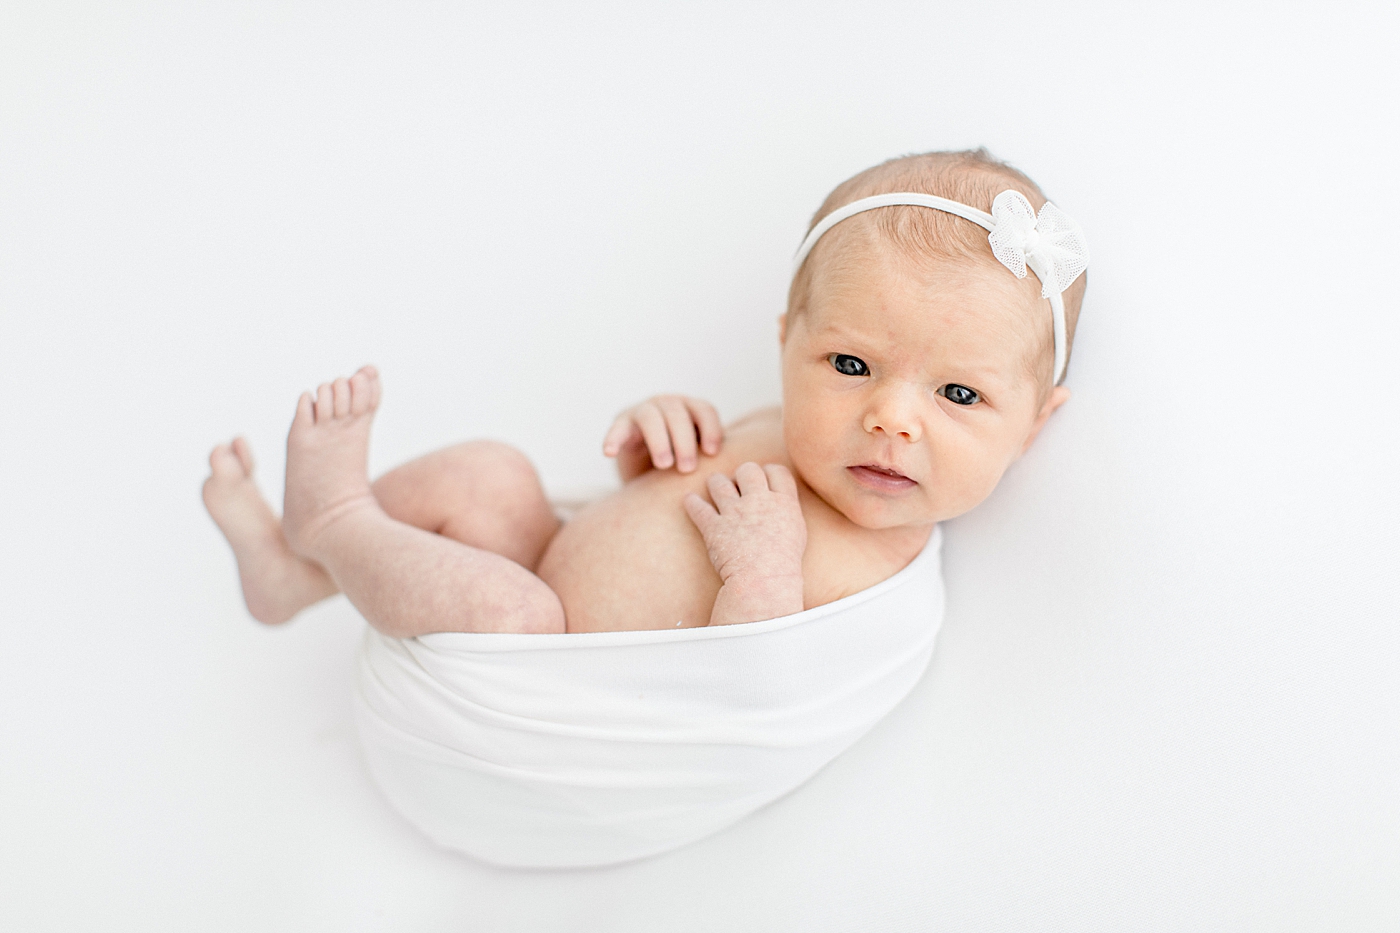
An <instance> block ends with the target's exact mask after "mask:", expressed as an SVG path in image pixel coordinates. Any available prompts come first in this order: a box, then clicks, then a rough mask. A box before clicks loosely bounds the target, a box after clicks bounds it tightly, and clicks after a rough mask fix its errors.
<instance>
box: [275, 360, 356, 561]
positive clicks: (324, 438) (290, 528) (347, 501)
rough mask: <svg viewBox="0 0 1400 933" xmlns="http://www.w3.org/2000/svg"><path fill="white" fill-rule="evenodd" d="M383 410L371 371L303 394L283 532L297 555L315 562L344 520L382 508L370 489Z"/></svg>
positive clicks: (291, 442)
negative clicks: (377, 416)
mask: <svg viewBox="0 0 1400 933" xmlns="http://www.w3.org/2000/svg"><path fill="white" fill-rule="evenodd" d="M378 407H379V373H378V372H377V371H376V370H375V369H374V367H373V366H366V367H364V368H363V369H361V370H360V371H359V372H357V373H355V375H353V376H351V377H350V378H349V379H346V378H344V377H341V378H340V379H337V380H336V381H335V382H328V383H324V384H323V385H321V387H320V388H318V389H317V390H316V396H315V398H312V396H311V393H310V392H304V393H302V396H301V398H300V399H298V400H297V413H296V417H295V418H293V419H292V429H291V431H289V432H288V434H287V492H286V499H285V500H284V504H283V509H282V529H283V531H285V532H286V535H287V541H288V543H289V544H290V545H291V547H292V550H293V551H295V552H297V553H298V554H301V555H302V556H303V557H308V558H311V559H313V560H314V559H315V553H316V546H317V541H318V539H319V538H320V537H321V535H322V534H323V533H324V532H325V530H326V529H327V528H329V527H330V526H331V525H333V524H334V523H335V521H336V519H338V518H340V517H341V516H342V515H345V514H346V513H348V512H350V511H353V510H355V509H358V508H361V507H363V506H370V507H375V508H377V507H378V506H377V505H376V503H375V500H374V496H373V494H371V492H370V488H369V428H370V423H371V422H372V421H373V420H374V410H375V409H376V408H378Z"/></svg>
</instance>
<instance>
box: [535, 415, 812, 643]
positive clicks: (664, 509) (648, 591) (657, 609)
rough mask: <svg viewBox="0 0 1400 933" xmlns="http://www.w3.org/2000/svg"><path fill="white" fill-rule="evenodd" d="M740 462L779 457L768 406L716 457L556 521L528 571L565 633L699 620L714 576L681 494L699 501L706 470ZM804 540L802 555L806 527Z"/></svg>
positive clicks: (715, 588) (636, 483)
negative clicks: (553, 601)
mask: <svg viewBox="0 0 1400 933" xmlns="http://www.w3.org/2000/svg"><path fill="white" fill-rule="evenodd" d="M746 460H753V461H755V462H758V463H781V462H784V461H785V460H786V457H785V456H784V455H783V447H782V434H781V428H780V425H779V422H778V420H777V416H776V412H773V413H772V414H771V415H770V416H769V417H767V418H762V417H754V418H750V419H746V420H745V422H743V423H741V424H740V425H735V426H733V427H732V428H731V430H729V431H728V432H727V434H726V437H725V441H724V449H723V450H721V451H720V454H719V456H717V457H701V458H700V464H699V468H698V469H696V471H695V472H694V473H688V474H685V475H681V474H680V473H677V472H676V471H675V470H661V471H656V470H654V471H652V472H650V473H645V474H643V475H642V476H639V477H637V478H636V479H634V480H632V482H630V483H628V484H627V485H626V486H624V487H623V488H621V489H619V490H618V491H617V492H615V493H613V494H612V495H610V496H608V497H606V498H604V499H602V500H600V501H598V502H595V503H593V504H592V505H590V506H588V507H587V508H585V509H583V510H581V511H580V512H579V513H578V514H577V515H575V516H574V517H573V518H572V519H570V520H569V521H568V522H566V523H565V524H564V527H563V528H561V529H559V533H558V534H556V535H555V536H554V540H553V541H551V542H550V544H549V547H548V548H546V549H545V552H544V557H542V558H541V559H540V565H539V567H538V569H537V570H536V573H538V574H539V576H540V578H541V579H542V580H544V582H545V583H548V584H549V586H550V588H551V589H553V590H554V592H555V593H557V594H558V595H559V599H560V601H561V602H563V604H564V619H565V620H566V622H567V623H568V630H569V631H570V632H615V631H623V630H628V629H660V628H666V629H669V628H693V627H696V626H701V625H708V624H709V622H710V610H712V609H714V606H715V596H716V595H718V593H719V587H720V579H719V575H718V574H716V573H715V571H714V567H713V566H712V565H711V564H710V556H709V554H708V552H706V550H705V541H704V539H703V538H701V537H700V532H699V531H698V530H697V529H696V528H695V525H694V524H693V523H692V522H691V521H690V517H689V516H688V515H686V514H685V509H684V508H683V507H682V506H681V500H682V499H684V498H685V495H686V493H689V492H694V493H698V494H699V495H701V496H705V497H707V498H708V494H707V493H706V491H705V480H706V479H707V478H708V477H709V475H710V474H711V473H725V474H727V475H729V476H733V475H734V470H735V469H736V468H737V467H738V466H739V464H741V463H743V462H744V461H746ZM809 531H810V523H809ZM808 542H809V544H808V550H809V552H810V551H811V535H810V534H809V536H808ZM678 622H679V623H680V625H677V624H676V623H678Z"/></svg>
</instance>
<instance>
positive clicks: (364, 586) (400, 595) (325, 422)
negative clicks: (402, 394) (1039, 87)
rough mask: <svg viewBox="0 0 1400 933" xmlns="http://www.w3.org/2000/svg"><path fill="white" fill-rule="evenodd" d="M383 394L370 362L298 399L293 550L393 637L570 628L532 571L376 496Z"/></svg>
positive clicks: (289, 509)
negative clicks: (414, 519) (371, 458)
mask: <svg viewBox="0 0 1400 933" xmlns="http://www.w3.org/2000/svg"><path fill="white" fill-rule="evenodd" d="M378 396H379V380H378V375H377V374H376V373H375V372H374V371H373V370H372V369H369V368H368V367H366V368H365V369H362V370H361V371H360V372H358V373H356V374H355V376H354V377H353V378H352V379H350V380H346V379H338V380H336V382H335V383H334V385H323V386H321V388H320V389H319V390H318V392H317V397H316V399H315V401H314V402H313V401H312V398H311V396H310V395H309V394H307V395H303V396H302V397H301V399H300V401H299V402H298V405H297V414H296V418H295V419H294V420H293V422H292V429H291V432H290V433H289V434H288V437H287V495H286V508H285V510H284V514H283V517H282V527H283V530H284V531H285V533H286V536H287V542H288V544H289V545H290V546H291V549H292V550H293V551H294V552H296V553H297V554H299V555H300V556H301V557H303V558H305V559H307V560H310V561H314V562H315V563H317V564H319V565H320V566H321V567H323V568H324V569H325V571H326V572H327V573H328V574H329V575H330V578H331V579H332V580H333V581H334V582H335V583H336V584H337V585H338V586H339V587H340V589H341V590H342V591H344V592H345V594H346V596H348V597H349V598H350V602H351V603H353V604H354V606H355V608H357V609H359V610H360V613H361V614H362V615H364V617H365V618H366V619H367V620H369V622H370V624H371V625H373V626H374V627H375V628H377V629H379V630H380V631H382V632H384V633H385V634H387V635H392V636H395V637H399V638H408V637H412V636H415V635H424V634H428V633H430V632H506V631H509V632H563V631H564V609H563V605H562V604H561V603H560V602H559V598H558V597H557V596H556V595H555V594H554V591H553V590H551V589H550V588H549V587H548V586H547V585H545V583H544V582H543V581H542V580H540V579H539V577H537V576H535V575H534V574H533V573H531V572H530V571H529V570H527V569H525V567H523V566H521V565H520V564H518V563H516V562H515V561H513V560H510V559H509V558H506V557H503V556H501V555H500V554H496V553H492V552H490V551H485V550H482V549H480V548H476V547H471V546H469V545H466V544H463V543H461V542H459V541H455V540H452V539H450V538H447V537H444V536H442V535H439V534H434V533H433V532H430V531H425V530H423V529H421V528H415V527H413V526H412V525H409V524H405V523H404V522H400V521H396V520H395V519H393V518H391V517H390V516H389V515H388V514H387V513H386V512H385V510H384V509H383V508H382V507H381V506H380V504H379V502H378V501H376V499H375V497H374V495H373V493H372V491H371V489H370V485H369V477H368V475H367V473H366V458H367V454H368V450H369V429H370V423H371V421H372V419H373V415H374V408H375V407H376V405H377V404H378ZM546 540H547V539H546ZM541 547H542V545H541ZM536 556H538V555H536Z"/></svg>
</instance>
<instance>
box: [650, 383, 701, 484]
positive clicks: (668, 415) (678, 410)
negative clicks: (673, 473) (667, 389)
mask: <svg viewBox="0 0 1400 933" xmlns="http://www.w3.org/2000/svg"><path fill="white" fill-rule="evenodd" d="M657 406H658V407H659V408H660V409H661V414H662V416H663V417H665V419H666V428H667V430H669V431H670V433H671V450H672V451H673V452H674V453H675V455H676V469H677V470H678V471H680V472H681V473H689V472H690V471H692V470H694V469H695V464H696V461H697V458H698V455H697V452H696V451H697V447H696V442H695V422H694V421H692V420H691V418H690V409H688V408H686V405H685V400H684V399H681V398H675V397H668V398H659V399H657Z"/></svg>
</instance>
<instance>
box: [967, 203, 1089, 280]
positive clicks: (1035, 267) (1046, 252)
mask: <svg viewBox="0 0 1400 933" xmlns="http://www.w3.org/2000/svg"><path fill="white" fill-rule="evenodd" d="M992 220H993V221H994V224H995V225H994V226H993V227H992V232H991V233H989V234H988V235H987V240H988V242H990V243H991V244H992V255H994V256H996V258H997V259H998V260H999V261H1000V262H1001V264H1002V265H1003V266H1006V268H1008V269H1010V270H1011V271H1012V273H1014V274H1015V276H1016V278H1018V279H1024V278H1025V277H1026V266H1030V268H1031V271H1032V272H1034V273H1035V274H1036V276H1037V277H1038V278H1039V279H1040V283H1041V287H1040V294H1041V297H1043V298H1049V297H1050V296H1051V295H1052V294H1054V295H1058V294H1060V293H1061V292H1063V291H1064V290H1065V289H1067V288H1069V286H1070V283H1072V282H1073V281H1074V280H1075V279H1077V278H1079V274H1080V273H1081V272H1083V271H1084V270H1085V269H1087V268H1089V248H1088V246H1086V245H1085V243H1084V233H1083V232H1082V231H1081V230H1080V229H1079V225H1078V224H1077V223H1075V222H1074V221H1073V220H1071V219H1070V218H1069V216H1068V215H1067V214H1065V212H1064V211H1062V210H1060V209H1059V208H1058V207H1056V206H1055V205H1053V204H1051V203H1050V202H1049V201H1046V202H1045V204H1044V205H1043V206H1042V207H1041V208H1040V216H1039V217H1037V216H1036V213H1035V211H1034V210H1033V209H1032V208H1031V202H1030V201H1027V200H1026V196H1025V195H1024V194H1022V193H1021V192H1019V191H1011V190H1007V191H1003V192H1002V193H1001V194H999V195H997V196H996V200H994V201H993V202H992Z"/></svg>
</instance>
